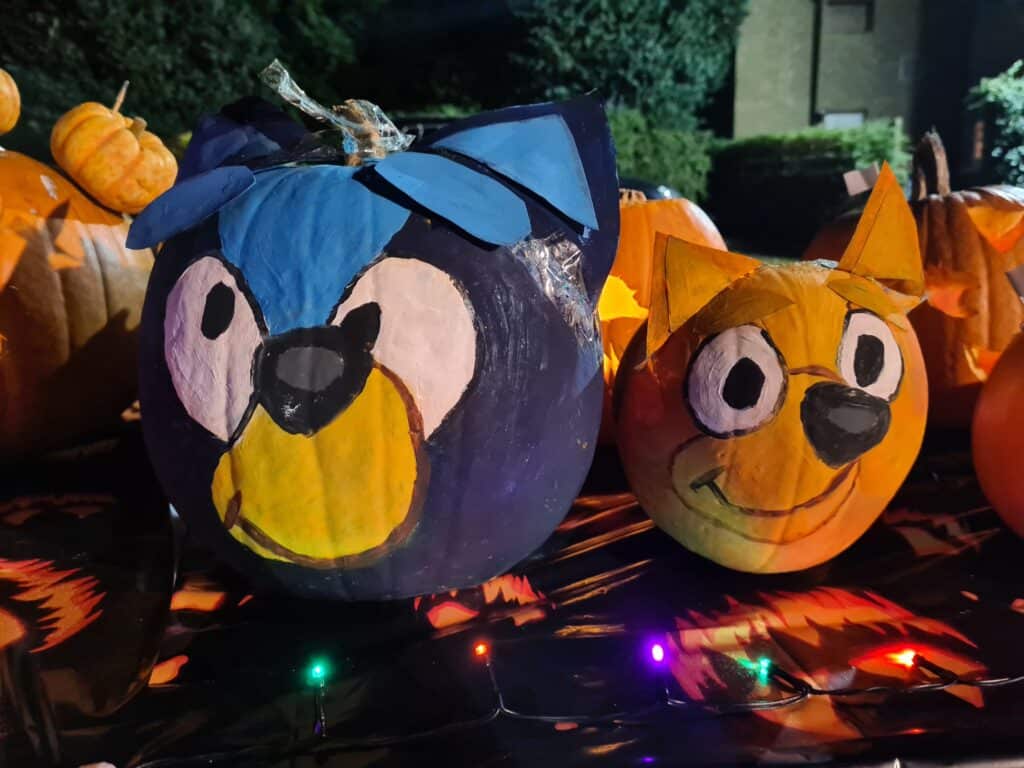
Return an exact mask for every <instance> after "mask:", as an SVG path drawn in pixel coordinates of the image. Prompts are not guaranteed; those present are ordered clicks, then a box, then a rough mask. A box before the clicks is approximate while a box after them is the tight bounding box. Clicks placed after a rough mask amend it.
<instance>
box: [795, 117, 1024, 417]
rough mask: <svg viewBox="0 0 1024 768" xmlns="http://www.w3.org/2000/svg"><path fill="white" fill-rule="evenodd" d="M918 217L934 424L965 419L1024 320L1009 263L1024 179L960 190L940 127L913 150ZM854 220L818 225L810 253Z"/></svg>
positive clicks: (1020, 225)
mask: <svg viewBox="0 0 1024 768" xmlns="http://www.w3.org/2000/svg"><path fill="white" fill-rule="evenodd" d="M913 198H914V199H913V200H912V201H911V204H910V206H911V210H912V211H913V212H914V218H915V219H916V221H917V229H918V238H919V242H920V246H921V255H922V257H923V262H924V271H925V284H926V290H927V302H926V303H924V304H922V305H921V306H919V307H918V308H916V309H915V310H914V311H913V312H911V313H910V321H911V322H912V323H913V324H914V329H915V330H916V331H917V335H918V338H919V339H920V342H921V352H922V353H923V354H924V359H925V363H926V365H927V368H928V388H929V391H930V395H929V398H930V403H931V409H930V412H929V414H928V419H929V424H935V425H938V426H941V427H951V428H961V429H963V428H967V427H968V426H969V425H970V423H971V412H972V410H973V408H974V403H975V400H976V399H977V397H978V392H979V390H980V387H981V384H982V382H984V380H985V378H986V376H987V372H988V371H989V370H991V367H992V365H993V364H994V363H995V361H996V360H997V359H998V357H999V354H1000V353H1001V352H1002V350H1003V349H1004V348H1005V347H1006V345H1007V344H1009V342H1010V339H1011V338H1012V337H1013V335H1014V334H1015V333H1016V332H1017V329H1018V328H1019V327H1020V325H1021V322H1024V306H1022V304H1021V302H1020V300H1019V299H1018V298H1017V296H1016V294H1015V293H1014V292H1013V289H1012V288H1011V287H1010V285H1009V283H1008V282H1007V281H1006V278H1005V277H1004V276H1003V273H1004V272H1006V271H1007V270H1010V269H1012V268H1014V267H1016V266H1019V265H1020V264H1024V238H1022V235H1024V189H1022V188H1020V187H1011V186H1007V185H999V186H990V187H980V188H978V189H968V190H963V191H958V192H954V191H952V190H951V188H950V183H949V168H948V165H947V162H946V152H945V149H944V148H943V146H942V141H941V139H940V138H939V136H938V134H936V133H934V132H930V133H928V134H926V135H925V136H924V138H922V139H921V142H920V144H919V145H918V148H917V150H916V151H915V153H914V194H913ZM856 224H857V214H856V213H849V214H846V215H844V216H842V217H840V218H839V219H837V220H836V221H834V222H832V223H831V224H829V225H826V226H825V227H824V228H823V229H822V230H821V232H819V233H818V235H817V237H816V238H815V240H814V242H812V243H811V245H810V246H809V247H808V248H807V251H805V253H804V258H805V259H832V260H837V259H838V258H839V256H840V255H841V254H842V252H843V248H845V246H846V243H848V242H849V240H850V237H851V236H852V234H853V230H854V227H855V226H856Z"/></svg>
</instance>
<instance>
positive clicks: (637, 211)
mask: <svg viewBox="0 0 1024 768" xmlns="http://www.w3.org/2000/svg"><path fill="white" fill-rule="evenodd" d="M619 221H620V230H619V247H618V250H617V251H616V253H615V263H614V264H613V265H612V271H611V274H610V276H609V278H608V281H607V282H606V283H605V290H604V293H603V294H602V301H601V302H599V304H598V315H599V317H600V320H601V343H602V346H603V348H604V380H605V390H604V393H605V394H604V408H603V410H602V414H601V433H600V435H599V437H598V442H599V443H601V444H610V443H613V442H614V441H615V419H614V418H613V417H612V412H611V392H612V386H613V383H614V379H615V373H616V371H617V370H618V367H619V360H620V359H621V358H622V355H623V354H624V353H625V351H626V347H628V346H629V342H630V340H631V339H632V338H633V335H634V334H635V333H636V331H637V329H638V328H639V327H640V326H641V325H643V323H644V319H645V317H646V315H647V310H648V308H649V307H650V306H651V274H652V272H653V267H654V236H655V235H656V234H657V233H658V232H663V233H665V234H667V235H671V236H672V237H675V238H678V239H680V240H687V241H689V242H692V243H698V244H700V245H706V246H708V247H710V248H720V249H722V250H725V240H723V239H722V235H721V233H719V231H718V228H717V227H715V225H714V222H712V221H711V219H710V217H709V216H708V215H707V214H706V213H705V212H704V211H703V210H702V209H701V208H700V206H698V205H697V204H696V203H692V202H690V201H689V200H686V199H683V198H675V199H671V200H645V199H644V198H643V196H642V195H635V194H630V193H629V192H628V191H627V192H624V194H623V195H622V196H621V197H620V200H619ZM617 280H618V281H621V282H622V283H624V284H625V287H626V288H628V289H629V290H631V291H633V292H634V299H635V301H636V305H638V306H635V307H633V308H632V309H633V311H631V312H629V313H628V314H626V315H620V314H619V312H621V309H620V308H618V307H615V306H614V305H612V303H611V302H610V301H609V298H610V297H611V295H612V293H611V292H612V291H613V290H614V288H615V287H616V281H617ZM609 285H611V286H612V287H611V288H609ZM617 287H619V288H621V285H620V286H617Z"/></svg>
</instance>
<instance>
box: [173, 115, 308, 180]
mask: <svg viewBox="0 0 1024 768" xmlns="http://www.w3.org/2000/svg"><path fill="white" fill-rule="evenodd" d="M306 135H308V133H307V131H306V129H305V128H303V127H302V126H301V125H299V124H298V123H296V122H295V121H294V120H292V119H291V118H290V117H288V115H286V114H285V113H284V112H282V111H281V110H280V109H278V108H277V107H275V106H274V105H272V104H270V103H268V102H266V101H264V100H263V99H259V98H254V97H250V98H245V99H241V100H239V101H236V102H235V103H233V104H229V105H228V106H226V107H224V108H223V109H222V110H221V111H220V113H218V114H216V115H206V116H204V117H203V118H201V119H200V120H199V122H198V124H197V125H196V127H195V130H193V131H192V140H191V141H190V142H189V144H188V147H187V148H186V149H185V156H184V157H183V158H182V160H181V165H180V166H179V168H178V181H184V180H185V179H188V178H191V177H192V176H196V175H197V174H200V173H203V172H205V171H209V170H213V169H214V168H217V167H220V166H222V165H226V164H228V163H229V161H230V163H231V164H233V165H239V164H241V163H242V162H245V161H246V160H252V159H254V158H257V157H263V156H265V155H270V154H273V153H274V152H277V151H279V150H281V149H289V148H291V147H293V146H295V145H296V144H298V143H299V142H300V141H302V139H303V138H304V137H305V136H306Z"/></svg>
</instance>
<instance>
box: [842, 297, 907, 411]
mask: <svg viewBox="0 0 1024 768" xmlns="http://www.w3.org/2000/svg"><path fill="white" fill-rule="evenodd" d="M838 363H839V373H841V374H842V376H843V378H844V379H846V383H847V384H849V385H850V386H851V387H857V388H858V389H863V390H864V391H865V392H867V393H868V394H869V395H874V396H875V397H880V398H882V399H883V400H891V399H892V397H893V395H895V394H896V392H897V391H898V390H899V387H900V381H901V380H902V379H903V355H902V354H901V353H900V346H899V344H898V343H897V342H896V337H895V336H894V335H893V333H892V329H891V328H890V327H889V326H888V325H886V323H885V321H884V320H882V318H880V317H879V316H878V315H875V314H873V313H871V312H851V313H850V314H849V316H848V317H847V318H846V328H845V330H844V331H843V339H842V341H841V342H839V360H838Z"/></svg>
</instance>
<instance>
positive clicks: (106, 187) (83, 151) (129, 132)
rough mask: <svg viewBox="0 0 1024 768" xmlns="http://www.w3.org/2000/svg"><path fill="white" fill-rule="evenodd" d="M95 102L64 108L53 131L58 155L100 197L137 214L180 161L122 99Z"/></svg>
mask: <svg viewBox="0 0 1024 768" xmlns="http://www.w3.org/2000/svg"><path fill="white" fill-rule="evenodd" d="M127 86H128V83H127V82H126V83H125V84H124V85H123V86H122V87H121V92H120V93H119V94H118V97H117V100H116V101H115V102H114V106H113V107H105V106H103V105H102V104H98V103H96V102H94V101H89V102H86V103H85V104H79V105H78V106H77V107H75V108H74V109H72V110H71V111H70V112H68V113H66V114H65V115H64V116H63V117H61V118H60V120H58V121H57V123H56V125H54V126H53V132H52V133H51V134H50V152H51V153H52V154H53V158H54V160H56V161H57V164H58V165H59V166H60V167H61V168H63V169H64V170H65V171H66V172H67V173H68V174H69V175H70V176H71V178H73V179H74V180H75V181H76V182H78V184H79V185H80V186H81V187H82V188H83V189H84V190H85V191H86V192H88V193H89V194H90V195H92V196H93V197H94V198H95V199H96V200H98V201H99V202H100V203H102V204H103V205H105V206H106V207H107V208H110V209H112V210H115V211H119V212H121V213H131V214H135V213H138V212H139V211H141V210H142V209H143V208H145V207H146V206H147V205H149V204H150V203H151V202H152V201H153V200H154V198H156V197H157V196H159V195H161V194H163V193H164V192H166V191H167V190H168V189H169V188H170V186H171V185H172V184H173V183H174V179H175V177H176V176H177V174H178V161H177V160H175V159H174V155H173V154H172V153H171V151H170V150H169V149H167V147H165V146H164V144H163V142H162V141H160V139H159V138H158V137H157V136H156V135H154V134H152V133H150V132H149V131H147V130H146V121H145V120H143V119H142V118H141V117H135V118H130V117H125V116H124V115H122V114H121V112H120V109H121V104H122V102H123V101H124V95H125V91H126V88H127Z"/></svg>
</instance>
